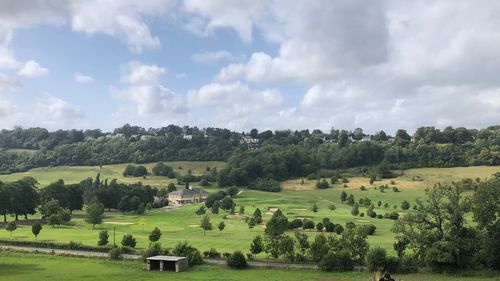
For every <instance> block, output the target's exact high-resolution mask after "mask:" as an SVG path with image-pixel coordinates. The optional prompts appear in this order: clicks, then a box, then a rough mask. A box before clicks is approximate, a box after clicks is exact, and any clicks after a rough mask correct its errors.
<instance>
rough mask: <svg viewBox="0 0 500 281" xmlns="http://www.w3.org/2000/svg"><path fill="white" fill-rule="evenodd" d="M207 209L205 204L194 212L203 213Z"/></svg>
mask: <svg viewBox="0 0 500 281" xmlns="http://www.w3.org/2000/svg"><path fill="white" fill-rule="evenodd" d="M206 212H207V211H206V210H205V206H200V207H199V208H198V209H197V210H196V211H195V214H197V215H198V216H200V215H204V214H205V213H206Z"/></svg>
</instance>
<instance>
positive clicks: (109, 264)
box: [0, 251, 500, 281]
mask: <svg viewBox="0 0 500 281" xmlns="http://www.w3.org/2000/svg"><path fill="white" fill-rule="evenodd" d="M370 276H371V275H370V274H369V273H367V272H345V273H326V272H321V271H313V270H280V269H246V270H243V271H240V270H231V269H229V268H227V267H222V266H210V265H201V266H196V267H193V268H190V269H189V270H188V271H186V272H181V273H170V272H148V271H145V270H144V264H142V263H140V262H133V261H109V260H96V259H87V258H71V257H60V256H50V255H43V256H42V255H41V254H19V253H12V252H5V251H3V252H2V251H0V280H7V281H25V280H40V281H43V280H67V281H72V280H75V281H76V280H78V281H80V280H89V281H95V280H106V281H113V280H120V281H123V280H133V281H140V280H153V281H154V280H178V281H184V280H218V281H224V280H227V281H229V280H240V281H246V280H269V281H272V280H280V281H292V280H297V281H298V280H317V281H319V280H325V281H326V280H336V281H354V280H366V281H368V280H370ZM394 277H396V280H401V281H417V280H435V281H451V280H454V281H496V280H500V278H499V277H498V276H497V277H495V276H476V277H462V276H449V275H443V274H430V273H418V274H408V275H395V276H394Z"/></svg>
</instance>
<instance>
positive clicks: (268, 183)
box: [248, 179, 281, 192]
mask: <svg viewBox="0 0 500 281" xmlns="http://www.w3.org/2000/svg"><path fill="white" fill-rule="evenodd" d="M248 188H249V189H254V190H260V191H269V192H280V191H281V185H280V182H279V181H275V180H273V179H257V180H255V181H254V182H253V183H251V184H250V185H249V186H248Z"/></svg>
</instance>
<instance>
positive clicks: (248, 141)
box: [241, 136, 259, 144]
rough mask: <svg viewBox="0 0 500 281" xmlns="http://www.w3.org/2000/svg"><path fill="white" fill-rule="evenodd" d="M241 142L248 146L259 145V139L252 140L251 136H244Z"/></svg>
mask: <svg viewBox="0 0 500 281" xmlns="http://www.w3.org/2000/svg"><path fill="white" fill-rule="evenodd" d="M241 142H242V143H246V144H257V143H259V139H257V138H252V137H251V136H244V137H242V138H241Z"/></svg>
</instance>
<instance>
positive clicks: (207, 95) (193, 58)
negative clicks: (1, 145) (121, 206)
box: [0, 0, 500, 133]
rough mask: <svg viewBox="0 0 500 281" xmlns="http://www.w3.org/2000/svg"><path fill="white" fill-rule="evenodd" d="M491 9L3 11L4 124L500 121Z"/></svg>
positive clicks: (109, 4)
mask: <svg viewBox="0 0 500 281" xmlns="http://www.w3.org/2000/svg"><path fill="white" fill-rule="evenodd" d="M498 12H500V4H498V2H497V1H479V2H474V3H473V2H471V1H439V2H434V1H423V0H422V1H412V2H411V3H408V2H401V1H370V2H369V3H368V2H366V1H357V0H354V1H345V0H343V1H342V0H335V1H312V2H311V1H250V0H238V1H236V0H234V1H232V0H228V1H215V0H214V1H208V0H184V1H180V0H179V1H175V0H145V1H134V0H123V1H97V0H96V1H83V0H75V1H62V0H35V1H28V0H19V1H3V2H1V3H0V127H2V128H12V127H14V126H16V125H19V126H23V127H31V126H41V127H47V128H49V129H51V130H54V129H59V128H81V129H85V128H101V129H104V130H111V129H112V128H114V127H118V126H121V125H123V124H124V123H126V122H128V123H131V124H136V125H141V126H144V127H159V126H165V125H168V124H171V123H173V124H179V125H191V126H199V127H207V126H217V127H228V128H230V129H233V130H237V131H241V130H249V129H251V128H254V127H256V128H259V129H261V130H263V129H284V128H291V129H302V128H309V129H314V128H320V129H322V130H329V129H330V128H332V127H335V128H345V129H354V128H356V127H361V128H363V129H365V131H368V132H374V131H376V130H379V129H384V130H386V131H388V132H391V133H392V132H394V131H395V130H396V129H398V128H405V129H409V130H413V129H415V128H416V127H419V126H436V127H440V128H443V127H445V126H455V127H458V126H467V127H476V128H480V127H485V126H490V125H496V124H498V122H499V121H500V80H499V79H498V73H500V72H499V70H500V60H499V59H498V54H497V53H498V51H497V50H498V49H500V28H499V27H500V21H499V19H498V18H497V17H496V16H495V15H496V14H498ZM437 27H439V28H437Z"/></svg>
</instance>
